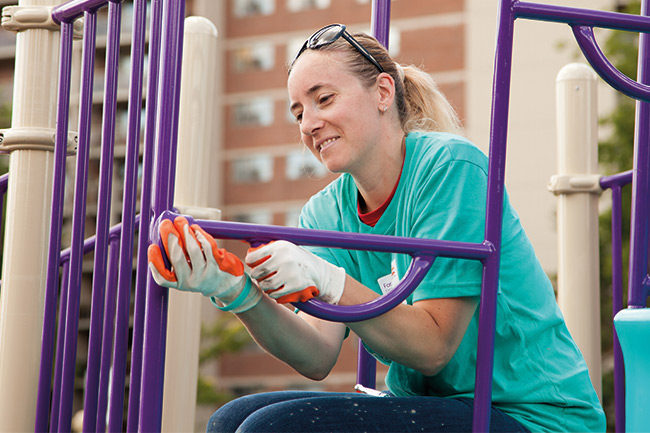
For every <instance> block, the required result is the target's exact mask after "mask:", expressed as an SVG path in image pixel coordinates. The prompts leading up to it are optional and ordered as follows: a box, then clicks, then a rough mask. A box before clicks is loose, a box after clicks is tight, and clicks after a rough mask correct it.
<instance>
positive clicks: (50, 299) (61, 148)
mask: <svg viewBox="0 0 650 433" xmlns="http://www.w3.org/2000/svg"><path fill="white" fill-rule="evenodd" d="M72 35H73V28H72V24H70V23H62V24H61V56H60V59H61V63H60V65H59V93H58V103H57V121H56V142H55V148H54V174H53V184H52V215H51V219H50V227H51V228H50V245H49V249H48V265H47V289H46V292H45V308H44V312H43V344H42V350H41V364H40V370H39V380H38V395H37V402H36V423H35V427H34V428H35V430H36V431H47V424H48V411H49V406H50V386H51V383H52V358H53V350H54V349H53V348H54V328H55V321H56V300H57V292H58V289H59V254H60V250H61V225H62V224H63V192H64V188H63V186H64V182H65V157H66V150H67V145H68V115H69V111H68V110H69V109H68V105H69V103H70V76H71V67H70V64H71V61H72Z"/></svg>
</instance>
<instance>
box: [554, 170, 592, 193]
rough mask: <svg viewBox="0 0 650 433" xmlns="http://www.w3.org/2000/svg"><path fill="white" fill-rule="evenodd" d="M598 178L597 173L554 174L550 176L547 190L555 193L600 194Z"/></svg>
mask: <svg viewBox="0 0 650 433" xmlns="http://www.w3.org/2000/svg"><path fill="white" fill-rule="evenodd" d="M600 178H601V176H600V175H599V174H556V175H553V176H551V180H550V181H549V183H548V190H549V191H551V192H552V193H553V194H555V195H560V194H575V193H578V192H583V193H584V192H586V193H594V194H600V193H601V192H602V188H601V187H600Z"/></svg>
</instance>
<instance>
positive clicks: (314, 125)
mask: <svg viewBox="0 0 650 433" xmlns="http://www.w3.org/2000/svg"><path fill="white" fill-rule="evenodd" d="M322 126H323V120H322V119H321V118H320V117H319V116H318V115H316V113H306V112H305V113H302V121H301V122H300V132H302V133H303V134H305V135H308V136H312V135H314V133H315V132H316V131H318V130H319V129H320V128H322Z"/></svg>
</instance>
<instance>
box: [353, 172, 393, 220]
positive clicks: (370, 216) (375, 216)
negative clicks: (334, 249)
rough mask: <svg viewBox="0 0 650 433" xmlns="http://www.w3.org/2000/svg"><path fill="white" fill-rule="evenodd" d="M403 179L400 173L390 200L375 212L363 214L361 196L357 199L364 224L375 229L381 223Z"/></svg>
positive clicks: (360, 216)
mask: <svg viewBox="0 0 650 433" xmlns="http://www.w3.org/2000/svg"><path fill="white" fill-rule="evenodd" d="M402 169H404V163H403V162H402ZM401 177H402V172H401V171H400V177H398V178H397V182H396V183H395V186H394V187H393V191H392V192H391V193H390V195H389V196H388V198H387V199H386V200H385V201H384V203H382V205H381V206H379V207H378V208H377V209H375V210H371V211H370V212H368V213H362V212H361V200H362V198H361V195H359V198H358V199H357V213H358V214H359V219H360V220H361V222H362V223H364V224H366V225H369V226H371V227H374V226H375V224H377V221H379V218H381V216H382V215H383V214H384V211H385V210H386V208H387V207H388V205H389V204H390V201H391V200H392V199H393V197H394V196H395V191H397V185H399V180H400V178H401Z"/></svg>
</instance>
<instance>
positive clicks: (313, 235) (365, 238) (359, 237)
mask: <svg viewBox="0 0 650 433" xmlns="http://www.w3.org/2000/svg"><path fill="white" fill-rule="evenodd" d="M176 215H177V214H175V213H173V212H169V211H165V212H163V213H162V214H161V215H160V217H159V218H158V220H157V223H158V224H159V223H160V221H161V220H163V219H170V220H173V219H174V218H175V217H176ZM186 218H188V220H189V221H190V222H191V223H192V222H195V223H197V224H199V225H200V226H201V227H202V228H203V229H204V230H205V231H206V232H208V233H209V234H211V235H213V236H215V237H218V238H222V239H223V238H226V239H238V240H245V241H247V242H249V243H251V244H256V243H267V242H270V241H272V240H276V239H284V240H288V241H290V242H293V243H295V244H298V245H308V246H320V247H330V248H345V249H357V250H361V249H362V250H368V251H379V252H393V253H401V254H409V255H411V256H412V257H414V260H413V262H412V263H411V266H410V268H409V270H408V272H407V275H406V276H405V277H404V279H403V280H402V281H401V282H400V283H399V284H398V285H397V287H396V288H395V289H393V290H391V292H390V293H389V294H386V295H384V296H381V297H379V298H377V299H375V300H374V301H371V302H367V303H365V304H359V305H349V306H342V305H337V306H334V305H330V304H327V303H324V302H320V301H318V300H314V299H312V300H309V301H307V302H305V303H299V304H296V306H298V307H299V308H300V309H301V310H303V311H305V312H307V313H309V314H311V315H313V316H316V317H319V318H322V319H325V320H331V321H337V322H357V321H361V320H368V319H371V318H373V317H377V316H379V315H380V314H384V313H386V312H387V311H389V310H390V309H392V308H394V307H395V306H397V305H398V304H400V303H401V302H402V301H403V300H404V299H406V298H407V297H408V295H409V294H410V293H411V292H412V291H413V290H414V289H415V287H416V286H417V285H418V284H419V282H420V281H421V280H422V278H424V275H425V274H426V272H427V271H428V270H429V268H430V267H431V265H432V264H433V261H434V259H435V258H436V257H453V258H468V259H475V260H487V259H488V258H489V257H491V256H492V255H493V253H494V251H495V249H494V247H493V246H492V245H491V244H489V243H483V244H475V243H469V242H453V241H442V240H434V239H414V238H404V237H399V236H383V235H372V234H363V233H344V232H332V231H327V230H310V229H301V228H294V227H279V226H259V225H255V224H245V223H236V222H225V221H210V220H196V221H195V220H193V219H192V218H191V217H186ZM155 227H157V224H156V225H155V226H154V230H153V231H152V238H153V239H154V240H155V241H156V242H158V243H159V244H160V243H161V241H160V236H159V235H158V234H157V232H156V230H155Z"/></svg>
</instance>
